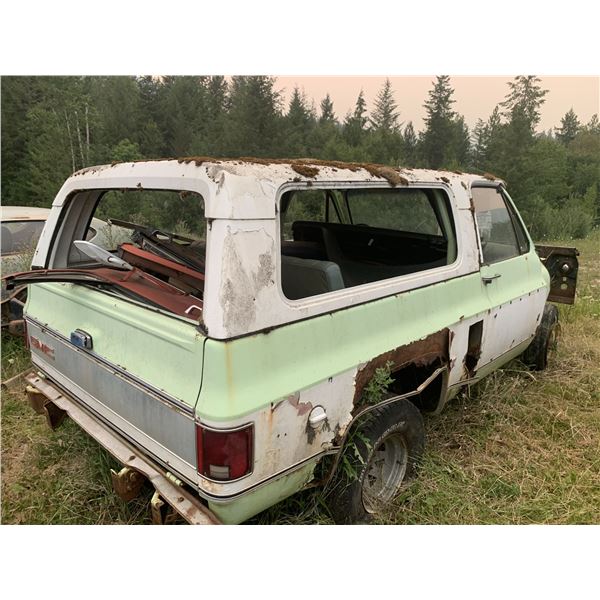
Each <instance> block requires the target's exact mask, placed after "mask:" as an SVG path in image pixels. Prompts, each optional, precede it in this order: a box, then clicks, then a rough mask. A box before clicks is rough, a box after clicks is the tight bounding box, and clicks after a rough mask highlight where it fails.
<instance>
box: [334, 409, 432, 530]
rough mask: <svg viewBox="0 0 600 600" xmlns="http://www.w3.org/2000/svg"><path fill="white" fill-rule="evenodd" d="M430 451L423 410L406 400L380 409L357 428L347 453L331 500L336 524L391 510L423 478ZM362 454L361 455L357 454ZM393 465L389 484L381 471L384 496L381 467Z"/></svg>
mask: <svg viewBox="0 0 600 600" xmlns="http://www.w3.org/2000/svg"><path fill="white" fill-rule="evenodd" d="M424 447H425V428H424V425H423V417H422V416H421V413H420V412H419V409H418V408H417V407H416V406H415V405H414V404H412V403H411V402H410V401H408V400H400V401H399V402H395V403H393V404H388V405H387V406H383V407H381V408H378V409H374V410H373V411H372V412H371V413H369V415H368V416H367V417H366V420H365V421H363V422H361V423H360V424H359V425H358V426H357V427H356V429H354V430H353V432H352V433H351V435H350V437H349V441H348V442H347V444H346V448H345V449H344V458H343V459H342V461H341V462H340V465H339V466H338V472H337V473H336V474H335V478H334V480H333V482H332V484H331V486H330V487H329V488H328V490H326V499H327V503H328V505H329V509H330V511H331V514H332V516H333V518H334V520H335V521H336V523H359V522H367V521H369V520H370V519H371V518H372V516H373V515H375V514H377V513H378V512H380V511H381V509H383V508H385V505H386V503H387V502H389V501H390V500H391V499H392V498H393V497H394V496H396V495H397V494H398V493H399V492H400V491H401V488H402V486H403V485H404V484H405V483H406V482H407V481H409V480H411V479H413V478H414V477H415V476H416V474H417V469H418V465H419V463H420V461H421V457H422V455H423V449H424ZM357 454H358V455H359V456H360V458H359V456H357ZM381 456H384V457H385V458H384V459H383V461H384V462H385V461H387V462H386V464H388V465H390V463H391V464H392V466H391V467H389V468H388V473H387V475H388V476H387V482H384V480H385V479H386V477H384V476H383V473H384V471H383V468H382V469H381V478H380V479H381V480H382V481H381V483H382V486H381V493H380V494H379V495H378V494H377V493H376V492H377V489H378V476H377V475H374V473H378V465H379V464H383V462H382V459H381Z"/></svg>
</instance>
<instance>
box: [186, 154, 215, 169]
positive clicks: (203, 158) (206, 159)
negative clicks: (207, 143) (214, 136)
mask: <svg viewBox="0 0 600 600" xmlns="http://www.w3.org/2000/svg"><path fill="white" fill-rule="evenodd" d="M177 162H178V163H184V164H186V165H187V164H189V163H191V162H193V163H194V164H195V165H196V166H197V167H201V166H202V164H203V163H205V162H210V163H217V164H219V163H220V162H221V161H220V160H219V159H217V158H211V157H210V156H184V157H182V158H178V159H177Z"/></svg>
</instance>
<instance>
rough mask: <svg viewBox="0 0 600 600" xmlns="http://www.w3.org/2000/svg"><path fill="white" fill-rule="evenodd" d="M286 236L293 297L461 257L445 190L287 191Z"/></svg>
mask: <svg viewBox="0 0 600 600" xmlns="http://www.w3.org/2000/svg"><path fill="white" fill-rule="evenodd" d="M281 235H282V240H281V281H282V288H283V293H284V295H285V296H286V297H287V298H288V299H290V300H298V299H301V298H307V297H310V296H316V295H320V294H326V293H329V292H334V291H337V290H340V289H344V288H351V287H354V286H358V285H363V284H366V283H372V282H375V281H380V280H385V279H391V278H395V277H401V276H403V275H408V274H410V273H416V272H419V271H426V270H430V269H436V268H439V267H443V266H445V265H449V264H452V263H453V262H454V261H455V260H456V236H455V230H454V223H453V220H452V212H451V209H450V204H449V200H448V197H447V195H446V194H445V192H444V191H443V190H440V189H398V188H394V189H376V188H362V189H357V188H351V189H347V190H341V189H310V190H307V189H303V190H293V191H289V192H286V193H285V194H284V195H283V197H282V200H281Z"/></svg>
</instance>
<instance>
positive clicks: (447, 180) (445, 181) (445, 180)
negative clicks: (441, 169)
mask: <svg viewBox="0 0 600 600" xmlns="http://www.w3.org/2000/svg"><path fill="white" fill-rule="evenodd" d="M440 179H441V180H442V181H443V182H444V183H450V180H449V179H448V178H447V177H440Z"/></svg>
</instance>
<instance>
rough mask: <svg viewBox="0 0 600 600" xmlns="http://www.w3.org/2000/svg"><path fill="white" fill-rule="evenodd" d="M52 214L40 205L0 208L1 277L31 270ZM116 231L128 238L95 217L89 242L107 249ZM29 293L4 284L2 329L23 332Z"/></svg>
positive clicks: (24, 288)
mask: <svg viewBox="0 0 600 600" xmlns="http://www.w3.org/2000/svg"><path fill="white" fill-rule="evenodd" d="M49 214H50V209H49V208H40V207H38V206H2V207H0V221H1V225H2V229H1V232H0V247H1V252H0V260H1V265H2V277H4V276H6V275H10V274H11V273H18V272H20V271H27V270H29V268H30V267H31V259H32V258H33V253H34V251H35V247H36V246H37V243H38V240H39V238H40V235H41V234H42V229H44V225H45V223H46V220H47V219H48V215H49ZM114 230H119V231H120V232H121V231H123V232H125V235H127V234H128V232H127V230H123V229H122V228H120V227H116V226H114V225H110V224H109V223H107V222H106V221H102V220H101V219H96V218H94V219H92V221H91V224H90V227H89V229H88V233H87V236H86V239H87V240H88V241H91V242H93V243H94V244H96V245H98V246H103V247H104V246H105V241H106V240H108V239H109V237H110V236H111V234H112V233H114ZM26 292H27V290H26V286H20V287H19V288H18V289H15V290H13V291H12V292H11V293H10V294H7V293H6V290H5V286H4V282H2V328H4V327H8V328H9V330H10V331H11V332H12V333H15V334H18V335H20V334H21V332H22V318H23V317H22V315H23V303H24V301H25V297H26Z"/></svg>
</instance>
